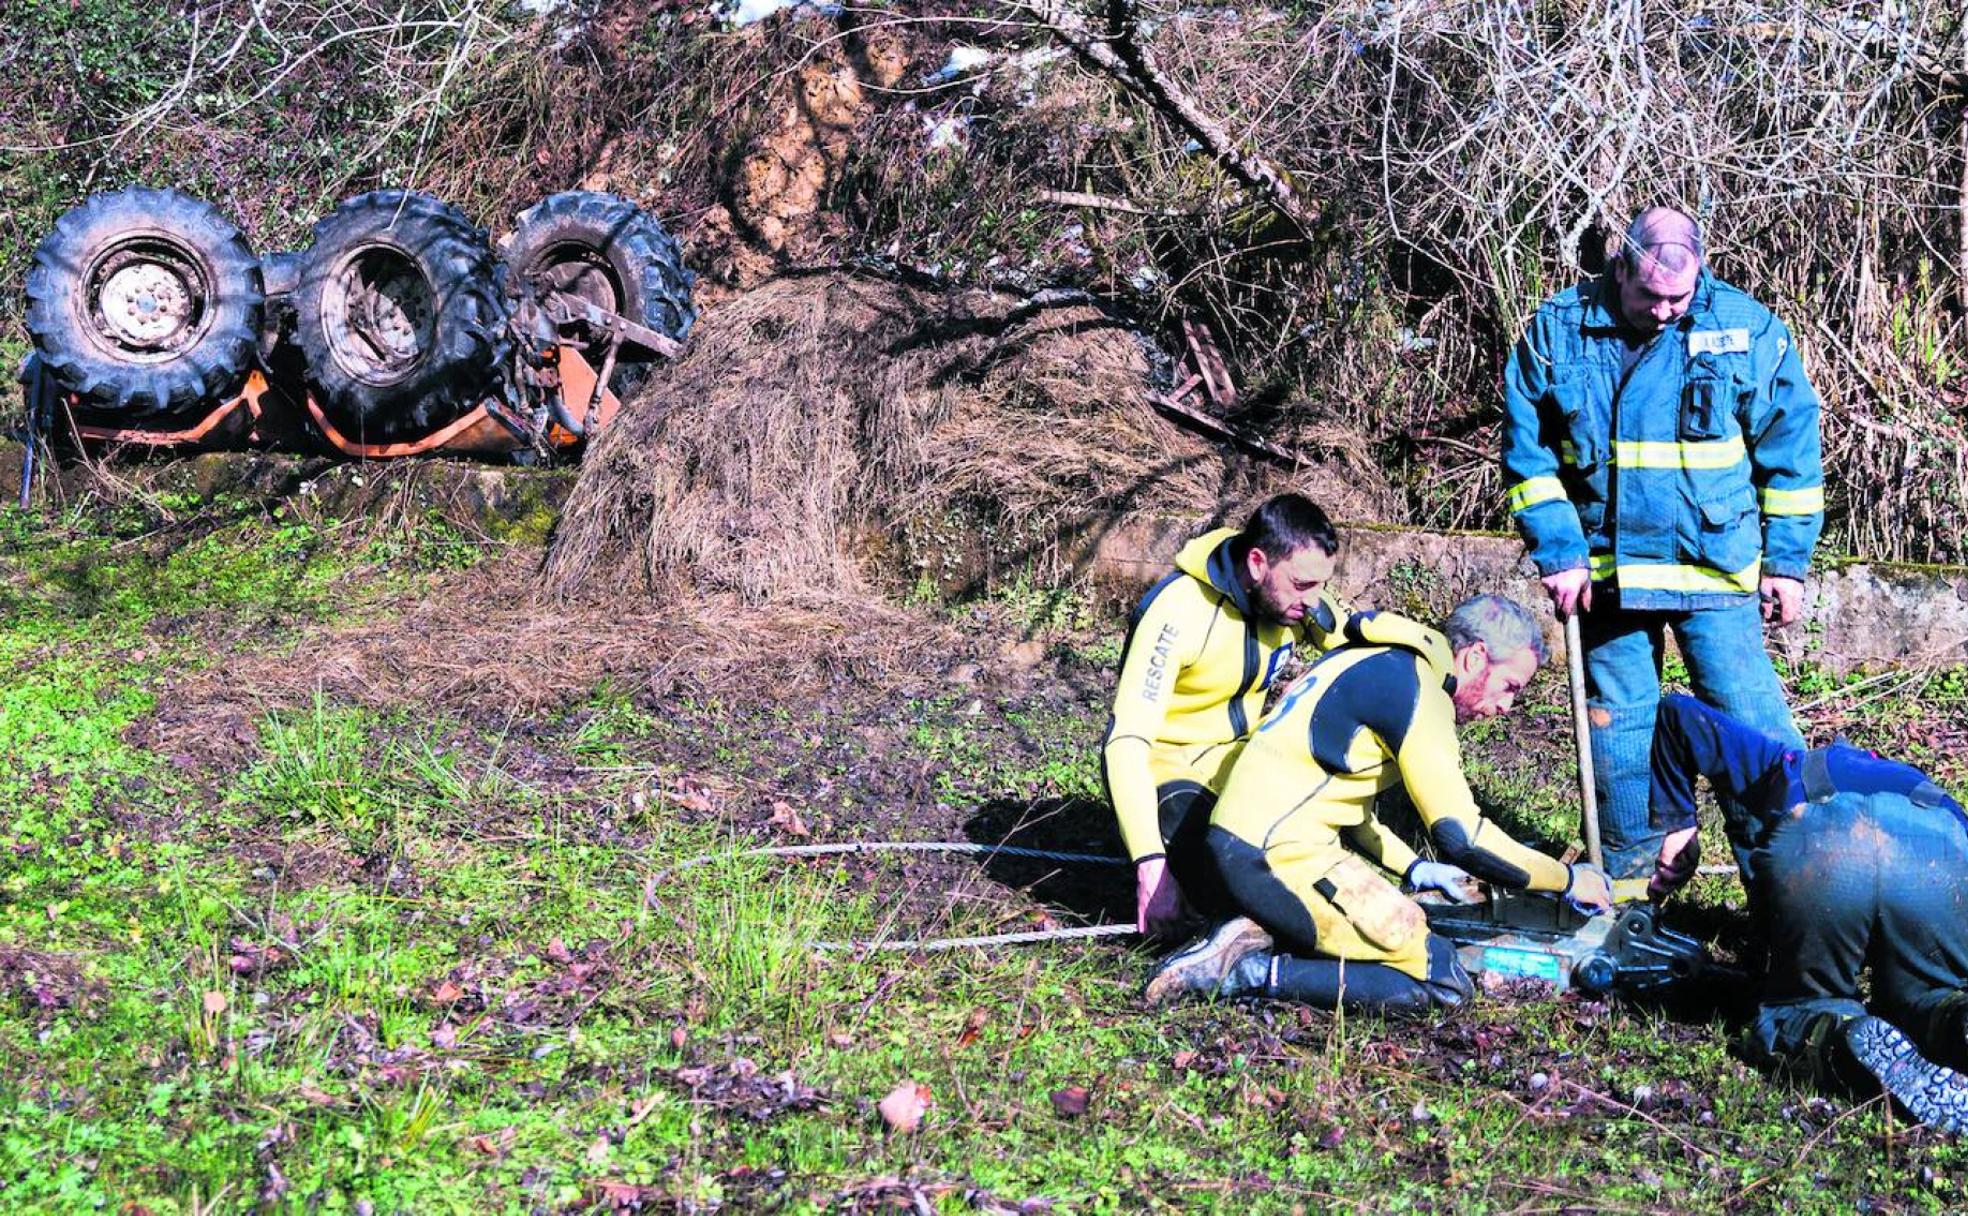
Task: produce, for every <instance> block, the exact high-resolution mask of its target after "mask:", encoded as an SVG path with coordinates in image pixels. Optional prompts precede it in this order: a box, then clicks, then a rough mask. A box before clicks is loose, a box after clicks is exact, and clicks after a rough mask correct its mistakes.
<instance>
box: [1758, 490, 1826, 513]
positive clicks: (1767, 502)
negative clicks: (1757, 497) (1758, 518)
mask: <svg viewBox="0 0 1968 1216" xmlns="http://www.w3.org/2000/svg"><path fill="white" fill-rule="evenodd" d="M1822 510H1824V487H1823V486H1807V487H1805V488H1804V489H1802V490H1765V491H1763V514H1765V515H1816V514H1817V513H1818V512H1820V511H1822Z"/></svg>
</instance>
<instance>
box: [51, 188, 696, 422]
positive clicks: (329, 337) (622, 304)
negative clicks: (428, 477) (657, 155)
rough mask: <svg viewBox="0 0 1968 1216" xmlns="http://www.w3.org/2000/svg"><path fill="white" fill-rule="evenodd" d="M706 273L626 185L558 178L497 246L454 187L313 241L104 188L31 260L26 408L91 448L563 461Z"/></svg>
mask: <svg viewBox="0 0 1968 1216" xmlns="http://www.w3.org/2000/svg"><path fill="white" fill-rule="evenodd" d="M692 282H693V276H692V274H691V273H690V271H689V270H688V269H686V268H685V267H684V265H683V259H682V254H681V251H680V249H679V248H678V246H677V243H676V241H675V240H674V239H672V238H671V237H670V235H669V234H668V233H667V232H665V231H664V230H663V228H662V226H661V225H660V224H659V223H657V221H656V220H655V219H654V218H653V217H651V216H649V215H648V214H647V213H645V212H644V211H642V209H641V208H639V207H637V206H636V205H635V204H633V203H631V202H629V201H628V200H626V199H622V198H618V197H616V196H614V195H608V194H597V193H590V192H585V191H576V192H570V193H566V194H556V195H554V196H552V197H551V198H548V199H547V200H545V201H544V202H542V203H540V204H538V205H536V206H534V207H532V208H530V209H529V210H527V211H525V212H524V213H522V214H521V215H520V216H519V217H518V219H517V220H516V221H515V223H514V226H513V229H512V232H511V234H510V235H509V236H508V237H507V238H506V239H505V241H504V242H503V244H502V245H501V246H500V247H499V248H497V249H494V248H493V246H492V245H491V243H490V241H489V240H488V238H487V235H486V233H485V231H484V230H483V229H481V228H479V227H477V226H476V225H474V224H473V223H472V222H471V221H470V220H469V219H468V218H466V216H465V215H464V214H463V213H462V212H460V211H458V210H457V209H456V208H455V207H452V206H450V205H448V204H446V203H443V202H441V201H439V200H438V199H435V198H432V197H431V196H429V195H427V194H421V193H417V192H414V191H407V190H380V191H375V192H373V193H369V194H364V195H361V196H359V197H356V198H353V199H350V200H348V201H347V202H345V203H343V204H342V205H341V206H339V207H337V208H336V209H335V210H334V211H333V212H331V213H330V214H329V215H327V216H326V217H325V218H323V219H322V220H321V221H320V222H319V223H317V224H315V226H314V231H313V238H312V241H311V243H310V244H309V246H308V248H307V249H306V250H303V251H300V252H296V253H270V254H267V255H265V256H263V257H261V256H255V255H254V253H253V250H252V248H251V246H250V245H249V244H248V242H247V240H246V238H245V236H244V235H243V234H242V233H241V232H240V230H239V229H238V227H237V226H235V225H234V224H232V223H231V222H230V221H228V220H227V219H226V218H225V217H224V216H223V215H221V214H220V213H219V212H218V210H217V209H216V208H214V207H212V206H211V205H210V204H208V203H205V202H202V201H200V200H198V199H195V198H192V197H190V196H189V195H186V194H183V193H180V192H178V191H175V190H149V189H131V190H124V191H120V192H117V193H113V194H101V195H96V196H93V197H91V198H89V199H88V200H86V201H85V202H83V203H82V204H81V205H80V206H78V207H76V208H74V209H73V210H71V211H69V212H67V213H66V214H64V215H63V216H62V217H61V219H60V220H59V221H57V222H56V225H55V229H54V231H53V232H51V233H50V234H49V235H48V237H47V238H46V239H45V240H43V241H42V242H41V244H40V246H39V247H38V248H37V249H36V250H35V254H34V261H33V266H32V269H31V270H30V271H29V273H28V278H27V296H28V314H27V323H28V330H29V333H30V335H31V336H32V338H33V341H34V347H35V351H34V353H33V354H32V355H31V356H30V357H29V359H28V363H27V367H26V368H25V371H24V376H23V380H24V383H25V386H26V391H27V405H28V422H29V429H30V431H31V432H33V433H34V434H36V435H45V436H48V437H50V438H52V439H54V440H55V441H57V442H69V443H71V444H75V445H100V444H105V443H129V444H143V445H152V446H173V445H189V446H198V447H274V448H288V449H300V450H309V451H331V452H339V453H341V454H343V455H347V456H353V457H358V458H382V457H395V456H410V455H416V454H419V453H424V452H466V453H474V454H480V455H490V456H502V457H503V456H510V457H511V458H514V459H518V460H521V461H532V460H536V459H541V458H548V457H552V456H554V455H556V454H561V453H567V452H571V451H573V450H576V449H578V448H579V447H580V445H581V444H582V443H583V442H584V441H585V440H586V439H587V438H588V437H589V436H590V435H591V434H593V433H594V432H595V431H596V430H597V429H598V428H601V427H604V426H606V425H607V424H608V422H609V420H610V419H611V418H612V417H613V415H614V413H615V411H616V409H617V408H618V406H619V400H618V398H617V396H616V392H615V388H617V387H619V388H621V389H623V390H626V388H628V387H630V386H632V385H633V384H634V383H635V382H637V381H638V380H639V378H640V376H641V375H642V374H644V372H645V371H646V369H647V367H648V365H649V362H650V361H651V360H653V359H657V358H669V357H674V356H675V355H676V354H677V352H678V351H679V349H680V346H679V344H680V343H681V342H682V341H683V339H684V337H685V336H686V335H687V334H688V333H689V331H690V327H691V324H692V323H693V322H694V321H695V319H696V310H695V308H694V307H693V306H692V303H691V285H692ZM611 381H612V382H614V383H613V385H612V386H611Z"/></svg>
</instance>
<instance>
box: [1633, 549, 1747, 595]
mask: <svg viewBox="0 0 1968 1216" xmlns="http://www.w3.org/2000/svg"><path fill="white" fill-rule="evenodd" d="M1762 572H1763V559H1762V558H1760V557H1759V558H1757V559H1756V560H1755V561H1753V562H1751V563H1749V565H1747V566H1744V567H1743V568H1742V569H1740V570H1737V571H1735V572H1734V573H1731V572H1729V571H1727V570H1717V569H1715V568H1714V567H1712V566H1692V565H1691V566H1620V567H1619V568H1618V571H1617V573H1618V576H1619V585H1620V589H1621V590H1622V591H1686V592H1692V593H1700V592H1734V591H1754V590H1756V584H1757V578H1758V576H1759V575H1761V574H1762Z"/></svg>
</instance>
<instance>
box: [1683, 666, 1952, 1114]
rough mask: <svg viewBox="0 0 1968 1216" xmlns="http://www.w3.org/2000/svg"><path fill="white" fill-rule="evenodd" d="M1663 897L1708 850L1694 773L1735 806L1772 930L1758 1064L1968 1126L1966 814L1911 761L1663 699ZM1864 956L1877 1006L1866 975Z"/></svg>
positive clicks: (1758, 914)
mask: <svg viewBox="0 0 1968 1216" xmlns="http://www.w3.org/2000/svg"><path fill="white" fill-rule="evenodd" d="M1658 720H1659V728H1658V730H1657V732H1656V733H1655V735H1654V744H1653V779H1652V793H1651V800H1652V803H1653V815H1654V821H1655V825H1656V826H1657V827H1659V828H1661V829H1662V830H1663V832H1664V833H1665V835H1664V836H1663V837H1662V844H1661V856H1660V865H1659V866H1658V868H1657V869H1656V870H1655V871H1654V876H1653V879H1652V881H1651V882H1650V883H1649V885H1648V894H1649V895H1650V896H1652V897H1653V898H1654V899H1655V901H1656V902H1658V901H1660V900H1664V899H1666V898H1667V896H1668V895H1670V894H1672V893H1673V891H1674V890H1675V889H1676V888H1677V887H1679V886H1680V885H1681V884H1682V883H1684V882H1686V881H1687V880H1688V878H1689V876H1691V875H1692V874H1694V872H1695V868H1696V863H1697V861H1698V860H1699V857H1700V850H1699V844H1698V837H1697V835H1696V824H1695V779H1696V778H1697V777H1707V778H1708V780H1709V784H1710V785H1711V786H1713V788H1714V790H1715V793H1716V796H1717V799H1718V801H1721V802H1722V803H1723V805H1724V806H1725V807H1726V808H1729V809H1728V810H1725V812H1724V813H1725V816H1726V819H1725V824H1724V826H1725V827H1726V828H1727V830H1728V832H1729V836H1730V839H1731V842H1732V843H1734V844H1736V845H1737V850H1738V853H1739V854H1741V853H1742V852H1743V851H1744V850H1745V849H1747V850H1748V851H1749V854H1748V855H1749V856H1750V858H1751V862H1752V864H1751V867H1750V869H1749V870H1748V871H1746V872H1745V874H1744V879H1745V881H1746V882H1747V884H1748V887H1749V897H1750V911H1751V913H1752V916H1753V918H1754V920H1755V922H1756V924H1757V927H1758V928H1759V930H1760V931H1761V934H1762V936H1763V938H1764V940H1765V947H1766V951H1767V962H1766V966H1765V973H1764V976H1763V982H1762V991H1761V993H1760V999H1761V1006H1760V1008H1759V1009H1758V1011H1757V1018H1756V1025H1755V1027H1754V1029H1753V1031H1752V1033H1751V1036H1750V1052H1751V1054H1752V1055H1753V1056H1754V1057H1756V1058H1757V1059H1758V1060H1759V1061H1760V1062H1762V1063H1764V1064H1766V1065H1769V1066H1771V1067H1773V1068H1775V1069H1777V1070H1778V1071H1780V1072H1783V1073H1786V1074H1788V1075H1790V1076H1792V1077H1795V1078H1797V1079H1799V1080H1806V1081H1811V1082H1815V1083H1817V1084H1819V1085H1821V1086H1826V1087H1830V1088H1840V1089H1851V1090H1856V1091H1857V1092H1859V1093H1862V1094H1874V1093H1877V1092H1878V1091H1879V1090H1880V1089H1881V1088H1882V1087H1883V1088H1884V1089H1885V1090H1886V1091H1887V1092H1889V1093H1891V1094H1892V1095H1893V1096H1894V1097H1895V1098H1897V1099H1898V1100H1899V1101H1900V1103H1901V1105H1903V1106H1905V1107H1906V1108H1907V1109H1908V1110H1909V1111H1911V1112H1912V1113H1913V1114H1914V1116H1915V1117H1916V1118H1918V1119H1920V1120H1921V1121H1922V1122H1924V1123H1931V1124H1934V1125H1935V1126H1938V1127H1944V1128H1947V1129H1949V1130H1952V1131H1964V1130H1968V1077H1964V1076H1963V1075H1962V1074H1961V1073H1960V1072H1959V1071H1958V1070H1960V1069H1964V1068H1968V816H1965V815H1964V814H1963V812H1962V808H1961V804H1960V803H1959V802H1957V801H1955V799H1953V798H1952V797H1950V796H1948V794H1947V793H1945V792H1944V791H1943V790H1941V788H1940V787H1939V786H1937V785H1935V784H1934V783H1933V782H1932V781H1930V780H1929V779H1928V778H1927V776H1926V775H1925V774H1923V773H1922V772H1921V771H1920V770H1919V769H1916V768H1913V767H1912V766H1910V765H1906V764H1900V763H1898V762H1896V761H1892V760H1886V759H1883V758H1881V757H1879V756H1876V755H1874V754H1872V753H1871V752H1866V751H1861V750H1859V749H1858V748H1855V747H1851V746H1848V745H1846V744H1844V743H1842V742H1841V743H1834V744H1832V745H1831V746H1830V747H1821V748H1816V749H1813V750H1811V751H1805V750H1803V749H1801V748H1796V747H1791V746H1789V745H1787V744H1786V743H1785V742H1783V741H1782V740H1779V739H1776V738H1773V737H1771V736H1770V735H1768V734H1766V733H1764V732H1762V731H1758V730H1753V729H1751V728H1749V727H1747V726H1744V725H1742V724H1741V723H1739V722H1734V721H1731V720H1730V719H1729V718H1728V717H1727V716H1726V715H1724V714H1721V713H1718V712H1717V711H1716V710H1714V709H1712V708H1710V707H1709V706H1707V705H1704V704H1702V703H1701V702H1700V701H1697V700H1695V699H1694V698H1693V697H1686V696H1672V697H1668V698H1666V699H1665V700H1663V701H1662V702H1661V704H1660V713H1659V715H1658ZM1868 964H1870V966H1871V968H1872V1002H1871V1005H1872V1010H1874V1011H1876V1013H1875V1012H1869V1011H1868V1009H1867V1007H1866V1005H1865V1004H1863V1003H1861V1001H1860V999H1859V996H1860V994H1859V973H1860V972H1861V971H1862V970H1863V969H1864V968H1865V967H1866V966H1867V965H1868Z"/></svg>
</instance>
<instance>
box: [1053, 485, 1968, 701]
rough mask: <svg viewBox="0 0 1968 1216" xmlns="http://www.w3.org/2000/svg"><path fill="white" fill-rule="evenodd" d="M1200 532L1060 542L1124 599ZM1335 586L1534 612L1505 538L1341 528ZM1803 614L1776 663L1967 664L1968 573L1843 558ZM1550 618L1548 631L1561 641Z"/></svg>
mask: <svg viewBox="0 0 1968 1216" xmlns="http://www.w3.org/2000/svg"><path fill="white" fill-rule="evenodd" d="M1201 530H1202V529H1201V528H1200V527H1199V526H1197V525H1196V524H1195V523H1194V522H1193V521H1188V520H1180V519H1170V518H1154V519H1136V520H1128V521H1125V522H1118V523H1114V524H1111V525H1108V526H1103V527H1101V528H1099V529H1089V530H1085V531H1082V532H1080V533H1079V534H1078V536H1077V537H1076V538H1071V537H1069V538H1067V539H1066V540H1065V541H1064V542H1063V545H1064V547H1065V549H1066V550H1067V553H1068V561H1069V563H1070V564H1071V565H1072V566H1073V567H1074V568H1076V569H1080V570H1083V571H1085V572H1087V573H1088V574H1090V575H1091V576H1092V577H1093V578H1094V579H1095V581H1096V582H1099V583H1102V584H1105V585H1107V586H1108V587H1109V588H1110V589H1111V590H1112V591H1113V592H1115V593H1116V594H1117V595H1122V596H1126V597H1128V598H1132V597H1133V596H1136V595H1138V594H1139V593H1140V591H1141V590H1142V589H1144V588H1146V587H1148V586H1149V585H1151V584H1152V583H1153V582H1154V581H1155V580H1156V579H1159V578H1160V577H1161V576H1162V575H1164V574H1166V573H1167V572H1168V570H1169V568H1170V564H1171V563H1172V562H1173V561H1174V558H1175V552H1176V550H1177V549H1178V548H1180V547H1181V545H1182V543H1183V542H1184V541H1186V540H1188V539H1189V538H1190V537H1191V536H1193V535H1195V534H1196V533H1197V532H1199V531H1201ZM1340 533H1341V550H1340V553H1341V556H1340V568H1339V575H1338V577H1337V579H1336V580H1335V583H1336V585H1337V588H1338V590H1339V592H1340V593H1341V594H1342V595H1344V596H1345V597H1347V598H1348V599H1349V600H1350V601H1352V602H1354V603H1356V604H1359V605H1362V606H1372V607H1377V608H1386V609H1391V610H1393V611H1396V612H1403V613H1407V614H1409V615H1417V616H1421V617H1424V618H1435V617H1439V616H1440V615H1441V614H1442V613H1443V612H1445V611H1446V610H1447V609H1448V608H1449V607H1450V606H1451V605H1453V604H1455V603H1456V602H1457V601H1458V600H1461V599H1463V598H1464V597H1466V596H1469V595H1474V594H1476V593H1478V592H1483V591H1495V592H1500V593H1502V594H1505V595H1509V596H1512V597H1514V598H1516V599H1518V600H1520V601H1522V602H1523V603H1525V604H1526V605H1529V606H1532V607H1534V608H1537V609H1538V610H1540V611H1541V612H1542V611H1543V608H1544V604H1545V602H1546V597H1545V594H1544V589H1543V587H1542V586H1540V585H1539V583H1538V579H1537V570H1536V568H1535V567H1534V566H1532V565H1531V563H1530V560H1529V559H1528V558H1526V557H1525V556H1524V548H1523V545H1522V544H1521V543H1519V541H1518V540H1517V538H1516V537H1514V536H1508V535H1503V534H1499V533H1483V532H1424V531H1420V530H1418V529H1410V528H1394V527H1385V526H1378V525H1348V526H1342V527H1341V529H1340ZM1804 599H1805V608H1804V619H1803V620H1802V621H1800V622H1799V623H1798V624H1796V625H1794V626H1792V627H1791V628H1789V629H1785V630H1780V631H1777V632H1775V633H1773V634H1772V635H1771V638H1772V646H1773V648H1774V649H1775V650H1776V652H1777V653H1778V654H1780V655H1782V656H1783V657H1784V658H1786V659H1787V660H1789V661H1791V662H1793V663H1796V662H1802V661H1812V662H1816V663H1819V664H1821V665H1822V666H1824V667H1825V668H1827V669H1829V670H1831V671H1835V672H1846V671H1851V670H1854V669H1858V668H1866V667H1892V666H1915V665H1926V664H1947V665H1952V664H1955V663H1961V662H1965V661H1968V569H1964V568H1961V567H1950V566H1908V565H1897V564H1893V563H1887V562H1846V563H1841V564H1838V565H1833V566H1828V567H1825V568H1822V569H1818V570H1815V571H1813V572H1812V573H1811V575H1810V577H1809V578H1808V579H1806V580H1805V584H1804ZM1560 633H1561V631H1560V630H1559V628H1558V625H1557V622H1556V621H1555V620H1553V621H1551V622H1550V624H1549V626H1548V628H1547V634H1548V635H1549V639H1548V640H1550V641H1552V642H1553V643H1554V645H1555V644H1558V643H1559V642H1560V638H1559V634H1560Z"/></svg>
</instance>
